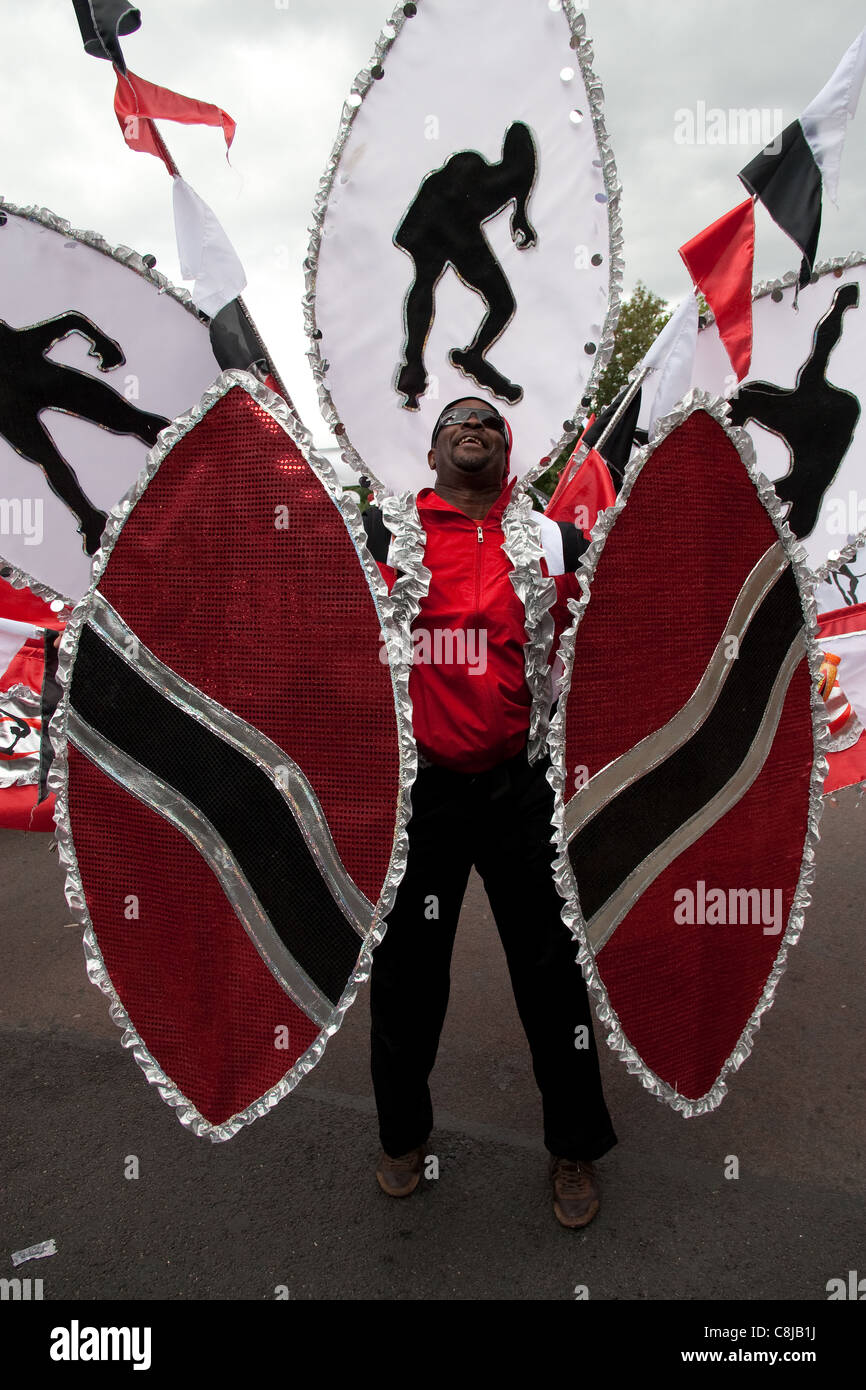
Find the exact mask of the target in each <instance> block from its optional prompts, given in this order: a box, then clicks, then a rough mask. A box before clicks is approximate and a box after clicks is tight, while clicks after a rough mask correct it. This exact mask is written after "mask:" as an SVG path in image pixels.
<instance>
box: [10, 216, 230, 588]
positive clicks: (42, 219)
mask: <svg viewBox="0 0 866 1390" xmlns="http://www.w3.org/2000/svg"><path fill="white" fill-rule="evenodd" d="M0 213H5V214H6V215H7V216H11V217H21V218H24V219H25V220H26V221H27V222H38V223H39V225H40V226H41V227H47V228H48V229H49V231H52V232H57V233H58V234H59V235H60V236H62V237H65V238H66V240H67V241H80V242H81V243H82V244H83V245H84V246H90V247H91V248H92V249H93V250H94V251H99V252H101V254H102V255H104V256H110V257H111V259H112V260H113V261H118V262H119V263H120V265H125V266H126V267H127V269H128V270H133V271H135V273H136V275H140V276H141V277H142V279H143V280H148V281H149V282H150V283H151V284H152V285H153V286H154V288H155V289H156V290H157V291H158V292H159V293H160V294H167V295H169V296H170V297H171V298H172V299H176V300H177V302H178V304H182V305H183V307H184V308H185V309H186V310H187V311H188V312H189V313H190V314H192V315H193V317H194V318H197V319H198V320H199V322H200V323H203V324H207V323H208V321H209V320H208V319H207V318H206V317H205V315H203V314H201V313H200V312H199V311H198V309H197V308H196V307H195V305H194V304H193V302H192V296H191V295H190V292H189V290H185V289H178V288H177V287H176V286H175V285H173V284H172V283H171V281H170V280H167V279H166V277H165V276H164V275H163V274H161V272H160V271H158V270H155V269H153V270H152V269H151V268H150V267H149V266H147V265H145V263H144V259H143V257H142V256H141V255H140V254H139V252H138V251H133V250H131V249H130V247H128V246H111V245H110V244H109V243H108V242H107V241H106V240H105V238H104V237H101V236H100V235H99V233H98V232H86V231H80V230H78V229H77V228H75V227H72V226H71V225H70V223H69V222H67V221H66V219H65V218H63V217H58V216H57V214H56V213H55V212H51V211H50V209H49V208H39V207H35V206H34V207H18V206H17V204H15V203H9V202H7V201H6V199H5V198H2V197H0ZM0 568H2V569H4V570H6V571H8V573H7V574H6V575H5V576H4V577H5V578H6V579H8V581H9V583H10V584H11V585H12V586H13V588H15V589H24V588H28V589H31V590H32V591H33V593H34V594H37V595H38V597H39V598H43V599H45V600H46V601H48V602H50V601H51V600H52V599H62V600H63V602H64V603H65V604H66V606H67V607H68V608H70V609H71V608H72V607H73V605H74V602H75V600H74V599H71V598H69V596H68V595H67V594H59V593H58V592H57V590H56V589H50V588H49V587H48V586H47V585H46V584H42V583H40V582H39V580H36V579H33V578H32V576H30V575H29V574H27V572H26V570H22V569H19V568H18V566H17V565H12V564H9V563H8V562H7V561H6V560H3V559H2V558H0Z"/></svg>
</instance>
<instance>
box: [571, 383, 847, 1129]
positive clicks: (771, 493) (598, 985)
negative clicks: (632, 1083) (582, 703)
mask: <svg viewBox="0 0 866 1390" xmlns="http://www.w3.org/2000/svg"><path fill="white" fill-rule="evenodd" d="M695 410H705V411H706V412H707V413H708V414H709V415H711V416H712V417H713V419H714V420H717V421H718V423H719V424H720V425H722V426H723V427H724V429H725V431H726V433H727V435H728V438H729V439H730V440H731V441H732V443H733V444H734V445H735V447H736V449H737V452H738V453H739V455H740V458H741V459H742V461H743V465H744V467H745V469H746V472H747V473H748V475H749V477H750V479H751V481H752V482H753V483H754V485H755V488H756V490H757V493H758V496H759V497H760V499H761V501H762V502H763V504H764V507H765V508H766V510H767V512H768V513H769V515H770V518H771V520H772V522H773V525H774V527H775V529H776V531H777V533H778V536H779V540H780V541H781V543H782V547H783V549H784V551H785V553H786V555H787V556H788V558H789V560H790V562H791V568H792V570H793V572H794V576H795V578H796V581H797V586H798V589H799V592H800V597H801V601H802V604H803V612H804V615H805V620H806V627H805V632H804V642H805V647H806V655H807V660H808V662H809V669H810V672H811V675H812V691H811V700H812V727H813V731H814V738H815V758H814V761H813V764H812V775H811V780H810V784H809V809H808V825H807V831H806V841H805V845H804V848H803V857H802V861H801V864H800V875H799V878H798V881H797V887H796V890H795V893H794V898H793V902H792V904H791V911H790V915H789V917H788V924H787V929H786V931H785V934H784V936H783V938H782V940H781V942H780V944H779V952H778V955H777V957H776V960H775V963H774V965H773V969H772V971H771V972H770V975H769V978H768V979H767V982H766V984H765V986H764V990H763V992H762V994H761V997H760V999H759V1000H758V1003H757V1004H756V1005H755V1008H754V1010H753V1011H752V1014H751V1016H750V1018H749V1019H748V1021H747V1023H746V1025H745V1027H744V1028H743V1031H742V1033H741V1034H740V1037H739V1039H738V1040H737V1043H736V1046H735V1047H734V1049H733V1051H732V1052H731V1054H730V1056H729V1057H728V1058H727V1060H726V1061H725V1063H724V1065H723V1067H722V1069H721V1071H720V1072H719V1075H718V1077H717V1078H716V1080H715V1082H714V1084H713V1085H712V1087H711V1088H710V1090H709V1091H707V1093H706V1094H705V1095H703V1096H701V1097H699V1098H698V1099H697V1100H691V1099H689V1098H688V1097H686V1096H683V1095H681V1094H680V1093H679V1092H678V1091H676V1090H675V1089H674V1088H673V1087H672V1086H670V1085H669V1084H668V1083H667V1082H666V1081H663V1080H662V1079H661V1078H660V1077H659V1076H657V1075H656V1074H655V1072H653V1071H652V1070H651V1069H650V1068H649V1067H648V1066H647V1065H646V1063H645V1062H644V1061H643V1060H642V1058H641V1057H640V1055H639V1054H638V1052H637V1051H636V1050H635V1048H634V1047H633V1046H632V1044H631V1043H630V1042H629V1039H628V1038H627V1036H626V1034H625V1032H624V1031H623V1027H622V1024H621V1023H620V1020H619V1017H618V1015H617V1013H616V1011H615V1010H614V1008H613V1006H612V1004H611V1002H610V999H609V997H608V993H607V990H606V988H605V986H604V983H603V982H602V979H601V975H600V972H599V969H598V966H597V963H596V960H595V956H594V955H593V953H592V951H591V949H590V948H589V945H588V943H587V936H586V923H585V921H584V918H583V914H582V912H581V909H580V903H579V899H578V893H577V886H576V884H575V880H574V875H573V872H572V869H571V863H570V861H569V857H568V842H567V839H566V835H565V828H564V811H565V788H566V767H565V710H566V704H567V699H561V700H560V702H559V706H558V709H557V713H556V715H555V716H554V718H553V720H552V722H551V729H550V735H549V738H548V748H549V751H550V757H551V767H550V769H549V771H548V774H547V775H548V780H549V782H550V784H551V786H552V787H553V789H554V793H555V797H556V803H555V810H554V817H553V826H554V834H553V843H554V845H555V846H556V848H557V857H556V860H555V862H554V866H553V869H554V878H555V882H556V886H557V888H558V889H559V892H560V895H561V896H562V898H563V899H564V903H563V909H562V919H563V921H564V922H565V925H566V926H567V927H568V928H569V930H570V932H571V934H572V936H573V937H574V939H575V940H576V941H577V942H578V943H579V945H580V950H579V952H578V955H577V959H578V961H579V963H580V966H581V968H582V970H583V973H584V977H585V979H586V981H587V984H588V986H589V988H590V990H591V992H592V994H593V996H594V998H595V1007H596V1013H597V1014H598V1017H599V1019H600V1020H601V1022H602V1023H603V1024H604V1026H605V1028H606V1029H607V1038H606V1041H607V1045H608V1047H610V1048H611V1049H612V1050H613V1051H614V1052H617V1053H618V1054H619V1056H620V1058H621V1059H622V1061H623V1062H624V1063H625V1065H626V1067H627V1068H628V1070H629V1071H630V1072H632V1073H633V1074H634V1075H636V1076H638V1077H639V1078H640V1081H641V1083H642V1085H643V1086H645V1087H646V1089H647V1090H648V1091H650V1092H651V1093H652V1094H653V1095H654V1096H656V1097H657V1098H658V1099H659V1100H662V1101H665V1102H666V1103H667V1104H668V1105H670V1106H671V1108H672V1109H674V1110H678V1111H680V1112H681V1113H682V1114H683V1115H684V1116H685V1117H686V1118H690V1117H691V1116H694V1115H703V1114H706V1113H708V1112H709V1111H711V1110H715V1109H716V1107H717V1106H718V1105H719V1104H720V1103H721V1101H722V1099H723V1097H724V1095H725V1094H726V1092H727V1084H726V1081H725V1078H726V1077H727V1076H728V1075H729V1074H730V1073H732V1072H735V1071H737V1070H738V1069H739V1067H741V1066H742V1064H743V1062H744V1061H745V1059H746V1058H747V1057H748V1055H749V1053H750V1052H751V1050H752V1046H753V1038H754V1034H755V1032H756V1031H757V1030H758V1028H760V1026H761V1017H762V1015H763V1014H764V1013H765V1012H766V1011H767V1009H769V1008H770V1007H771V1005H772V1003H773V1000H774V998H775V994H776V987H777V985H778V983H779V980H780V979H781V977H782V975H783V974H784V972H785V967H786V965H787V963H788V952H789V951H790V948H791V947H792V946H794V945H795V944H796V942H797V941H798V939H799V937H800V933H801V931H802V929H803V920H804V916H805V911H806V908H807V907H808V905H809V903H810V901H811V895H810V892H809V889H810V886H811V884H812V882H813V880H814V877H815V854H816V847H817V844H818V839H819V835H818V824H819V821H820V819H821V812H822V809H823V795H822V793H823V786H824V779H825V777H826V775H827V759H826V757H825V752H826V748H827V742H828V735H827V718H826V711H825V709H824V702H823V700H822V699H821V697H820V695H819V694H818V692H817V684H818V676H819V672H820V667H821V659H822V653H821V651H820V648H819V647H818V644H817V642H816V641H815V634H816V607H815V600H814V597H813V595H812V590H811V583H812V575H811V572H810V571H809V569H808V567H807V565H806V563H805V551H804V549H803V546H802V545H801V544H800V542H799V541H798V540H797V539H796V537H794V536H793V534H792V533H791V531H790V529H789V528H788V526H787V525H786V524H785V521H784V518H783V516H782V510H783V507H782V504H781V503H780V501H779V499H778V497H777V496H776V492H775V489H774V488H773V486H772V484H771V483H769V482H768V481H767V479H766V478H765V477H764V475H763V474H762V473H759V472H758V471H757V469H756V466H755V455H754V448H753V446H752V441H751V439H750V437H749V435H748V434H747V433H746V431H745V430H743V429H739V428H733V427H732V426H731V424H730V420H729V407H728V403H727V401H724V400H720V399H719V398H718V397H714V396H709V395H707V394H706V393H705V392H702V391H692V392H690V393H689V395H688V396H686V397H685V398H684V400H682V401H681V402H680V403H679V405H678V406H676V408H675V409H674V410H673V411H672V412H671V413H670V414H669V415H666V416H664V417H663V418H662V419H661V420H659V421H658V422H657V423H656V427H655V429H654V431H653V437H652V439H651V440H650V442H649V444H648V445H647V446H646V447H645V448H643V449H641V450H640V451H639V452H638V453H637V454H635V456H634V457H633V459H632V460H631V462H630V463H629V465H628V468H627V469H626V474H625V479H624V482H623V486H622V489H621V491H620V493H619V496H618V497H617V499H616V502H615V503H614V504H613V506H611V507H609V508H608V509H607V510H606V511H605V512H603V513H602V514H601V516H600V518H599V520H598V522H597V523H596V525H595V527H594V528H593V531H592V540H591V544H590V546H589V549H588V550H587V551H586V553H585V555H584V556H583V563H584V567H585V573H581V574H580V575H579V580H580V587H581V594H582V596H581V598H580V599H579V600H577V601H575V600H570V601H569V607H570V609H571V611H572V613H573V614H574V622H573V624H572V625H571V627H569V629H568V630H567V632H565V633H564V634H563V637H562V639H561V643H560V656H561V657H562V660H563V662H564V664H565V671H566V680H568V681H570V678H571V673H572V669H573V666H574V649H575V638H576V635H577V630H578V628H579V626H580V622H581V619H582V617H583V614H584V613H585V612H586V608H587V605H588V603H589V599H590V593H591V584H592V580H593V578H594V576H595V571H596V568H597V565H598V559H599V556H600V555H601V552H602V550H603V549H604V544H605V541H606V539H607V537H608V535H609V534H610V531H611V529H612V527H613V525H614V523H615V521H616V518H617V517H618V516H619V514H620V512H621V511H622V510H623V507H624V506H625V505H626V503H627V501H628V497H629V494H630V493H631V489H632V487H633V486H634V482H635V479H636V478H637V476H638V474H639V473H640V471H641V469H642V468H643V465H644V464H645V463H646V461H647V459H648V458H649V456H650V454H651V453H652V452H653V451H654V450H655V448H656V447H657V445H659V444H660V443H661V442H662V440H663V439H665V438H666V437H667V436H668V435H669V434H670V433H671V432H672V431H673V430H675V429H676V428H677V426H678V425H681V424H682V423H683V421H684V420H686V419H687V418H688V416H689V415H691V414H692V412H693V411H695Z"/></svg>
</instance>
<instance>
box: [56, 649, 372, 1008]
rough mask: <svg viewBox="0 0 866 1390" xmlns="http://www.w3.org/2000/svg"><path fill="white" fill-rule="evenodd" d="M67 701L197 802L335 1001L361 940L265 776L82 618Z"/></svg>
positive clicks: (288, 941) (291, 947)
mask: <svg viewBox="0 0 866 1390" xmlns="http://www.w3.org/2000/svg"><path fill="white" fill-rule="evenodd" d="M70 701H71V704H72V706H73V708H74V709H75V710H76V711H77V713H78V714H79V715H80V716H81V718H82V719H85V720H86V721H87V723H88V724H90V725H91V727H92V728H93V729H95V730H96V731H97V732H98V733H100V734H102V736H103V737H104V738H106V739H108V740H109V742H111V743H113V744H115V745H116V746H117V747H118V748H120V749H122V751H123V752H124V753H126V754H128V755H129V757H131V758H134V759H135V761H136V762H138V763H140V764H141V765H142V766H143V767H145V768H147V769H148V770H149V771H151V772H153V773H154V774H155V775H156V776H157V777H159V778H161V779H162V780H163V781H164V782H166V783H168V785H169V786H172V787H174V788H176V789H177V791H178V792H179V793H180V794H181V796H184V797H186V799H187V800H188V801H190V802H192V804H193V805H194V806H197V807H198V808H199V809H200V810H201V812H202V814H203V815H205V816H206V817H207V819H208V820H209V821H210V822H211V824H212V825H213V827H214V829H215V830H216V832H217V834H218V835H220V836H221V837H222V838H223V840H224V841H225V843H226V845H227V847H228V849H229V851H230V853H231V854H232V855H233V856H234V858H235V860H236V862H237V864H238V866H239V867H240V870H241V872H242V873H243V874H244V876H245V877H246V879H247V881H248V882H249V884H250V886H251V887H252V889H253V891H254V893H255V894H256V896H257V898H258V899H259V902H260V903H261V904H262V907H263V908H264V910H265V912H266V913H267V915H268V917H269V918H270V920H271V922H272V923H273V926H274V930H275V931H276V932H277V934H278V936H279V937H280V939H281V940H282V942H283V943H284V945H285V946H286V949H287V950H288V951H289V952H290V953H291V954H292V956H294V958H295V960H296V961H297V962H298V964H299V965H300V966H301V968H302V969H303V970H305V971H306V973H307V975H309V977H310V979H311V980H313V982H314V983H315V984H316V985H317V986H318V988H319V989H320V990H321V991H322V993H323V994H325V995H326V996H327V998H328V999H330V1001H331V1002H332V1003H334V1004H335V1003H336V1002H337V1001H338V1000H339V998H340V996H341V994H342V993H343V990H344V989H345V988H346V983H347V981H348V979H349V976H350V975H351V973H352V971H353V970H354V968H355V964H356V962H357V958H358V952H359V948H360V942H359V939H358V936H357V935H356V933H355V931H354V930H353V929H352V927H350V925H349V923H348V922H347V921H346V919H345V917H344V916H343V914H342V913H341V911H340V909H339V907H338V906H337V904H336V903H335V901H334V899H333V897H332V896H331V894H330V892H329V891H328V889H327V887H326V885H325V883H324V882H323V880H322V878H321V875H320V874H319V871H318V869H317V867H316V863H315V860H314V859H313V857H312V855H311V854H310V851H309V849H308V848H307V845H306V842H305V840H304V837H303V835H302V834H301V832H300V830H299V829H298V826H297V823H296V822H295V818H294V816H293V815H292V813H291V810H290V809H289V807H288V805H287V804H286V801H285V799H284V798H283V796H282V795H281V794H280V792H279V790H278V789H277V788H276V787H275V786H274V784H273V782H272V781H271V780H270V778H269V777H268V776H267V775H266V774H265V773H264V772H262V771H261V769H260V768H258V767H256V765H255V764H254V763H252V762H250V760H249V758H246V757H245V756H244V755H243V753H240V752H238V750H237V749H235V748H232V747H231V745H230V744H227V743H224V742H223V740H222V739H220V738H218V737H217V736H216V735H215V734H213V733H212V732H211V731H210V729H207V728H205V727H204V726H203V725H202V724H199V723H198V722H197V720H195V719H193V718H192V717H191V716H190V715H188V714H185V713H184V712H183V710H181V709H178V707H177V705H175V704H173V703H172V701H170V700H167V699H166V698H165V696H163V695H161V694H160V693H159V691H158V690H155V689H154V687H153V686H152V685H150V684H149V683H148V682H147V681H145V680H143V679H142V677H141V676H140V675H138V673H137V672H136V671H134V670H133V669H132V667H130V666H128V665H127V663H126V662H125V661H124V660H123V659H122V658H121V657H119V656H117V655H116V654H115V653H114V652H113V651H112V650H111V648H110V647H109V646H107V645H106V643H105V642H103V641H102V639H101V638H100V637H98V636H97V634H96V633H95V632H94V631H93V629H92V628H91V627H89V626H87V625H85V626H84V627H83V628H82V631H81V636H80V638H79V643H78V653H77V655H76V658H75V666H74V668H73V673H72V688H71V692H70ZM119 833H120V828H119Z"/></svg>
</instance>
